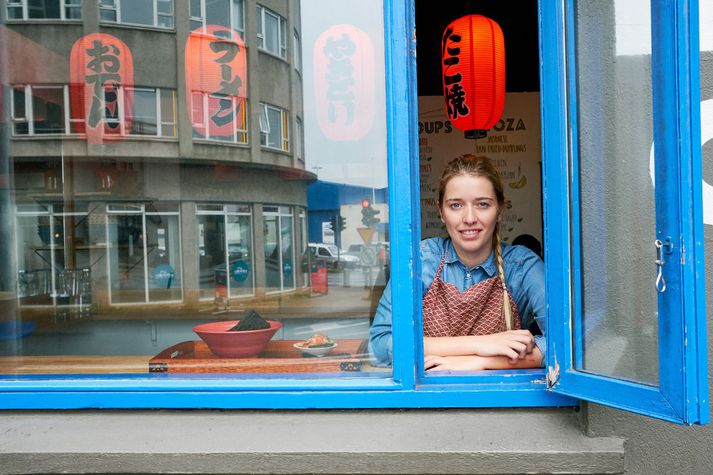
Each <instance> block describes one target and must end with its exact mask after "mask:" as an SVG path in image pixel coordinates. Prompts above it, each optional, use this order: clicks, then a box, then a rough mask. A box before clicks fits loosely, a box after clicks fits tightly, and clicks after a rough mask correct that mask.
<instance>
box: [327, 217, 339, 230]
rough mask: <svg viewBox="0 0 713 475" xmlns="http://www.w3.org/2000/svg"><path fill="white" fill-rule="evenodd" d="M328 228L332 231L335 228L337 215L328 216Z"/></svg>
mask: <svg viewBox="0 0 713 475" xmlns="http://www.w3.org/2000/svg"><path fill="white" fill-rule="evenodd" d="M329 229H331V230H332V231H336V230H337V217H336V216H330V217H329Z"/></svg>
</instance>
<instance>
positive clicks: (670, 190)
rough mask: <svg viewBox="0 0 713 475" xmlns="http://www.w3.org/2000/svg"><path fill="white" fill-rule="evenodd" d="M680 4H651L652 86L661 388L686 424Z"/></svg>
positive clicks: (664, 1) (666, 1) (667, 0)
mask: <svg viewBox="0 0 713 475" xmlns="http://www.w3.org/2000/svg"><path fill="white" fill-rule="evenodd" d="M676 3H678V2H677V1H670V0H652V1H651V73H652V80H653V82H652V85H653V119H654V120H653V126H654V128H653V133H654V134H653V135H654V164H655V180H654V181H655V190H656V193H655V200H656V239H660V240H662V241H664V242H666V241H667V240H670V241H671V242H672V243H673V246H672V248H671V252H669V253H665V261H666V264H665V265H664V267H663V277H664V279H665V280H666V291H665V292H663V293H658V342H659V348H658V350H659V386H660V389H661V392H662V393H663V394H664V395H665V397H666V398H667V399H668V400H669V402H670V403H671V405H672V406H673V408H674V410H676V412H677V413H678V414H679V416H680V418H681V419H682V420H685V414H684V412H685V411H684V395H685V381H686V380H685V373H684V372H683V370H684V368H685V358H684V349H683V338H682V333H683V305H682V304H683V301H682V299H683V295H682V292H683V288H682V286H681V284H682V275H681V274H682V266H681V264H680V262H681V251H682V248H681V246H682V244H683V243H682V241H681V238H682V235H681V231H682V229H681V219H682V218H683V214H684V213H683V210H682V209H681V204H682V203H681V202H680V200H679V195H680V189H681V187H682V185H683V183H682V178H683V177H682V176H681V171H682V170H681V165H682V160H685V159H687V157H681V156H680V155H679V147H678V144H677V143H676V142H677V141H678V138H679V137H678V135H679V133H678V130H677V129H678V121H679V120H680V117H679V109H678V105H677V103H678V97H677V96H678V94H679V90H680V89H685V88H687V87H688V85H682V84H679V83H678V77H677V70H678V65H677V60H676V56H677V55H678V52H677V51H676V47H675V46H674V47H672V45H675V44H676V29H675V15H676Z"/></svg>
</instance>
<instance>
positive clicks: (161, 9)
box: [156, 0, 173, 16]
mask: <svg viewBox="0 0 713 475" xmlns="http://www.w3.org/2000/svg"><path fill="white" fill-rule="evenodd" d="M156 6H157V7H158V13H163V14H167V15H171V16H172V15H173V0H158V3H157V4H156Z"/></svg>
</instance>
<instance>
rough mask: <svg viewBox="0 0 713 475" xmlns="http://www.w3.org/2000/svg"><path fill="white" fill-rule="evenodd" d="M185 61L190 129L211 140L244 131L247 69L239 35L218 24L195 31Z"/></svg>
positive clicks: (187, 46)
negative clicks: (239, 130)
mask: <svg viewBox="0 0 713 475" xmlns="http://www.w3.org/2000/svg"><path fill="white" fill-rule="evenodd" d="M185 59H186V96H187V97H186V99H187V100H188V104H189V107H190V116H191V124H192V125H193V130H195V131H196V132H197V133H198V134H199V135H200V136H201V137H205V138H211V137H232V136H233V135H234V134H235V128H236V126H237V128H238V129H244V128H245V123H244V118H245V117H246V114H245V112H246V111H245V105H246V98H247V90H248V74H247V70H248V69H247V52H246V51H245V45H244V43H243V41H242V40H241V39H240V36H238V34H237V33H236V32H235V31H233V30H231V29H229V28H225V27H223V26H219V25H206V27H205V28H202V27H201V28H196V29H195V30H194V31H192V32H191V34H190V36H189V37H188V42H187V43H186V58H185ZM205 101H207V111H206V109H205V107H204V104H205Z"/></svg>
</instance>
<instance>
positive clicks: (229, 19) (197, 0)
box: [189, 0, 245, 42]
mask: <svg viewBox="0 0 713 475" xmlns="http://www.w3.org/2000/svg"><path fill="white" fill-rule="evenodd" d="M189 9H190V22H191V30H195V29H196V28H205V26H206V25H220V26H223V27H225V28H229V29H232V30H234V31H236V32H237V33H238V34H239V35H240V38H242V40H243V42H245V1H244V0H190V4H189Z"/></svg>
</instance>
